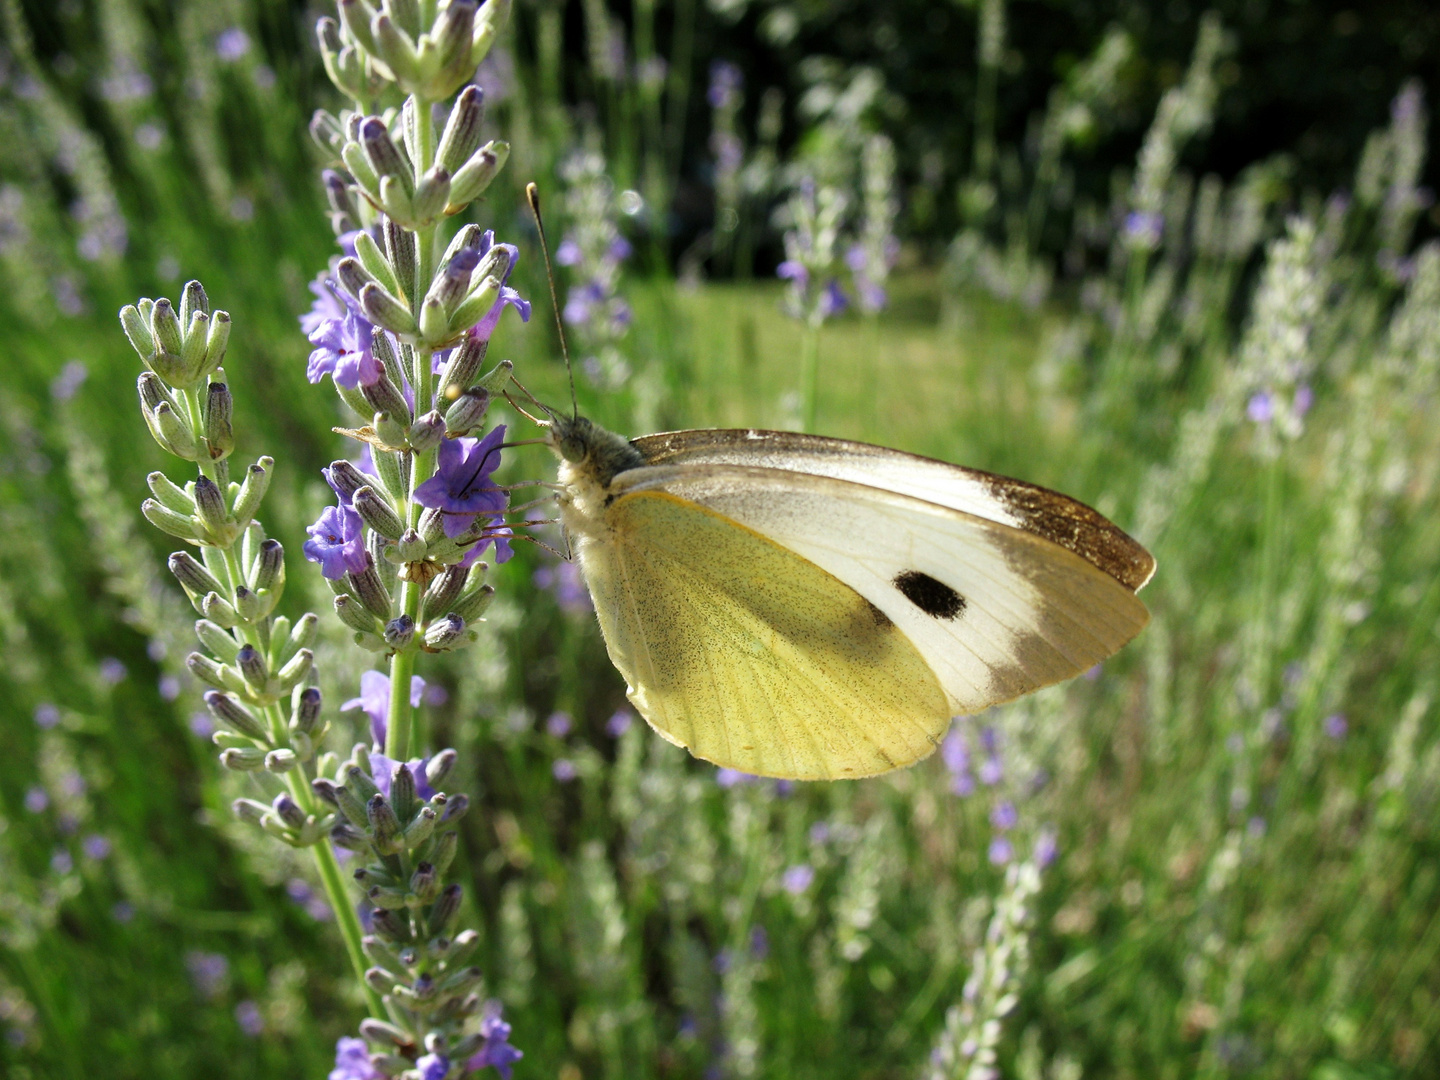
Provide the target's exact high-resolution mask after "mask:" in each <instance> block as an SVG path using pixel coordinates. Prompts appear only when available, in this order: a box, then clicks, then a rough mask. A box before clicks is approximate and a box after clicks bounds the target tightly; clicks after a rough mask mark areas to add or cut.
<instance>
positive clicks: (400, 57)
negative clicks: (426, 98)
mask: <svg viewBox="0 0 1440 1080" xmlns="http://www.w3.org/2000/svg"><path fill="white" fill-rule="evenodd" d="M370 33H371V35H372V37H373V40H374V42H375V55H376V56H378V57H379V58H380V59H381V60H382V61H383V62H384V64H385V66H386V67H388V68H389V69H390V70H391V72H393V73H394V75H395V81H396V82H397V83H399V84H400V88H401V89H402V90H404V91H405V92H406V93H415V92H416V91H417V90H418V89H419V87H418V85H417V84H418V83H419V81H420V58H419V57H418V56H417V55H416V53H415V43H414V42H412V41H411V40H410V37H409V35H408V34H406V33H405V31H404V30H402V29H400V27H399V26H398V25H396V23H395V20H394V19H392V18H391V17H390V14H389V12H388V11H381V12H380V14H378V15H376V16H375V17H374V18H373V19H371V20H370ZM369 126H370V125H369V123H368V122H367V123H366V124H365V126H364V127H363V128H362V129H361V130H362V135H363V134H364V132H365V131H366V129H368V128H369ZM366 151H367V152H368V151H369V146H368V144H367V146H366ZM376 171H377V172H378V171H379V167H378V166H377V167H376Z"/></svg>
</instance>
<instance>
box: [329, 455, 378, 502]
mask: <svg viewBox="0 0 1440 1080" xmlns="http://www.w3.org/2000/svg"><path fill="white" fill-rule="evenodd" d="M325 479H326V480H328V481H329V482H330V486H331V487H333V488H334V489H335V490H336V492H337V493H339V495H340V498H341V499H345V500H349V499H352V498H354V496H355V492H357V491H359V490H360V489H361V488H362V487H364V486H365V485H366V484H368V483H370V478H369V477H368V476H366V475H365V474H364V473H362V472H361V471H360V470H359V469H357V468H356V467H355V466H354V465H352V464H350V462H348V461H332V462H331V463H330V468H329V469H328V470H325Z"/></svg>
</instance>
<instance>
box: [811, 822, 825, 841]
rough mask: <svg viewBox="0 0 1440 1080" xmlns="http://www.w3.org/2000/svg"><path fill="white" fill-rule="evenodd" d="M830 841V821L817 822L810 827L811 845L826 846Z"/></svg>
mask: <svg viewBox="0 0 1440 1080" xmlns="http://www.w3.org/2000/svg"><path fill="white" fill-rule="evenodd" d="M829 841H830V823H829V822H828V821H817V822H815V824H814V825H811V826H810V843H812V844H826V843H829Z"/></svg>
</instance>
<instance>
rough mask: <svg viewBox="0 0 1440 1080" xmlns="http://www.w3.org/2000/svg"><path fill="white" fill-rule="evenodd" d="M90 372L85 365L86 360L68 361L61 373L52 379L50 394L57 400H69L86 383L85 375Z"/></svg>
mask: <svg viewBox="0 0 1440 1080" xmlns="http://www.w3.org/2000/svg"><path fill="white" fill-rule="evenodd" d="M89 374H90V369H89V368H87V367H86V366H85V363H84V361H81V360H69V361H66V363H65V366H64V367H62V368H61V369H60V373H59V374H58V375H56V376H55V378H54V379H52V380H51V381H50V396H51V397H52V398H54V399H55V400H56V401H69V400H70V399H71V398H73V397H74V396H75V394H76V392H77V391H78V390H79V389H80V387H81V386H82V385H84V383H85V377H86V376H87V375H89Z"/></svg>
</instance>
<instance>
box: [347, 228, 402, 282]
mask: <svg viewBox="0 0 1440 1080" xmlns="http://www.w3.org/2000/svg"><path fill="white" fill-rule="evenodd" d="M355 257H356V258H357V259H359V260H360V265H361V266H363V267H364V268H365V272H366V273H368V274H369V275H370V277H371V279H372V280H374V281H375V282H376V283H377V284H378V285H380V286H381V287H382V288H383V289H384V290H385V291H386V292H388V293H390V295H391V296H399V295H401V292H400V283H399V282H398V281H397V280H396V278H395V270H394V268H393V267H391V265H390V262H389V260H388V259H386V258H385V253H384V252H383V251H381V250H380V245H379V244H377V243H376V242H375V238H374V237H373V236H371V235H370V233H369V232H367V231H365V230H363V229H362V230H361V231H360V232H357V233H356V234H355Z"/></svg>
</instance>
